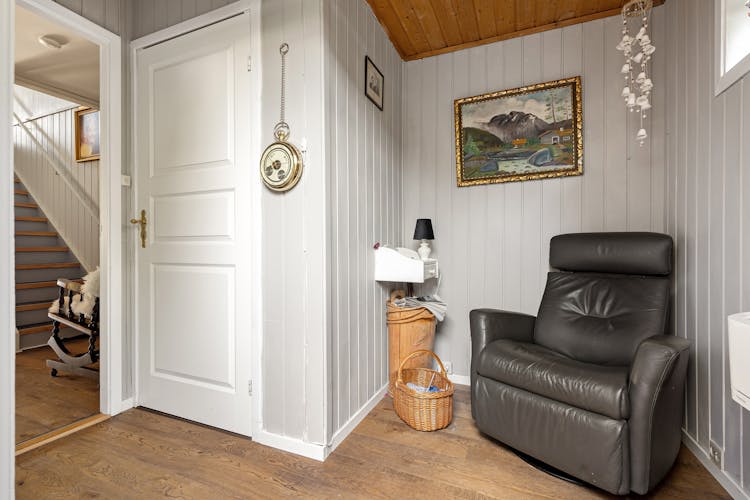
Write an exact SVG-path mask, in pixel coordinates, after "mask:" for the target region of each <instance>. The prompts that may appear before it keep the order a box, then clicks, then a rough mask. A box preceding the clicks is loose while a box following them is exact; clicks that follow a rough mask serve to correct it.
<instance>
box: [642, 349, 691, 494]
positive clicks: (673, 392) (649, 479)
mask: <svg viewBox="0 0 750 500" xmlns="http://www.w3.org/2000/svg"><path fill="white" fill-rule="evenodd" d="M689 348H690V342H688V341H687V340H685V339H682V338H679V337H675V336H672V335H658V336H655V337H651V338H649V339H646V340H644V341H643V342H641V344H640V345H639V346H638V350H637V351H636V353H635V358H634V359H633V364H632V365H631V367H630V388H629V395H630V420H629V427H630V488H631V490H632V491H634V492H636V493H640V494H645V493H646V492H648V491H649V490H650V489H651V488H652V487H653V486H654V485H656V483H658V482H659V481H660V480H661V479H662V478H663V477H664V476H665V475H666V473H667V472H668V471H669V469H670V468H671V467H672V464H673V463H674V461H675V459H676V458H677V453H678V452H679V450H680V437H681V427H682V417H683V409H684V403H685V401H684V388H685V374H686V371H687V363H688V357H689V351H688V349H689Z"/></svg>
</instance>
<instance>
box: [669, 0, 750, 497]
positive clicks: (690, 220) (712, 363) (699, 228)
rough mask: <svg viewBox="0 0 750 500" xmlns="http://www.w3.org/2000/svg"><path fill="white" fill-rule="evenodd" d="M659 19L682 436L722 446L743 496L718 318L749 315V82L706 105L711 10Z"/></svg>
mask: <svg viewBox="0 0 750 500" xmlns="http://www.w3.org/2000/svg"><path fill="white" fill-rule="evenodd" d="M665 19H666V20H667V21H666V23H665V26H664V29H665V34H666V41H667V44H666V46H664V48H665V49H666V56H667V58H666V61H667V62H666V78H667V81H666V86H667V88H669V89H671V91H670V92H669V93H668V94H667V95H666V99H667V103H666V104H667V108H666V110H667V112H666V125H667V128H666V144H665V146H666V160H667V178H668V179H669V180H670V181H669V182H668V183H667V191H666V195H667V215H668V218H667V221H668V222H667V230H668V232H669V233H670V234H671V235H672V236H673V237H674V239H675V243H676V249H677V252H676V262H677V265H676V271H677V272H676V276H677V280H676V290H675V292H676V293H675V305H676V311H675V331H676V333H677V335H679V336H682V337H686V338H688V339H689V340H690V341H691V342H692V349H691V353H690V356H691V359H690V365H689V370H688V387H687V408H686V415H685V432H686V434H687V436H689V437H688V439H689V440H692V441H693V442H694V443H695V444H696V445H697V447H698V448H699V450H702V451H703V452H704V453H705V456H707V454H708V449H709V442H710V441H711V440H712V441H714V442H715V443H716V444H718V445H719V447H721V448H723V449H724V470H723V472H722V473H721V474H723V478H724V480H725V481H730V482H731V483H734V485H736V486H737V490H739V489H742V491H744V494H745V495H746V496H750V412H748V411H747V410H744V409H742V408H741V407H740V406H739V405H737V404H736V403H735V402H734V401H733V400H732V398H731V395H730V385H729V382H730V379H729V363H728V357H727V341H726V339H727V332H726V317H727V315H729V314H732V313H735V312H739V311H748V310H750V259H748V256H750V76H745V77H744V78H743V79H741V80H740V81H738V82H737V83H735V84H734V85H733V86H731V87H729V88H728V89H727V90H726V91H725V92H724V93H722V94H721V95H719V96H718V97H714V88H713V84H714V83H713V68H714V65H713V62H714V61H713V58H714V55H715V51H714V47H713V45H714V36H713V30H714V22H713V19H714V6H713V2H705V1H703V0H681V1H679V2H678V1H674V0H672V1H669V2H667V4H666V16H665ZM657 85H658V83H657ZM705 456H704V458H705ZM725 485H726V483H725ZM730 485H731V484H730Z"/></svg>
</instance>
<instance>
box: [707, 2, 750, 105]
mask: <svg viewBox="0 0 750 500" xmlns="http://www.w3.org/2000/svg"><path fill="white" fill-rule="evenodd" d="M748 13H750V9H748V7H747V6H746V5H745V2H744V0H717V2H716V14H715V19H714V22H715V24H716V26H715V33H716V40H715V45H716V47H715V50H716V84H715V85H714V94H715V95H719V94H721V93H722V92H724V90H726V89H727V88H729V87H730V86H731V85H732V84H733V83H734V82H736V81H737V80H739V79H740V78H742V77H743V76H744V75H745V74H746V73H747V72H748V71H750V43H749V42H748V40H750V17H748Z"/></svg>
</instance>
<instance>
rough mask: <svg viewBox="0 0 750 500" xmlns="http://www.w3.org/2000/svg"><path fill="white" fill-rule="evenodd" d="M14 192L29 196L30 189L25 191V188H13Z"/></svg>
mask: <svg viewBox="0 0 750 500" xmlns="http://www.w3.org/2000/svg"><path fill="white" fill-rule="evenodd" d="M13 194H17V195H20V196H28V194H29V192H28V191H24V190H23V189H14V190H13Z"/></svg>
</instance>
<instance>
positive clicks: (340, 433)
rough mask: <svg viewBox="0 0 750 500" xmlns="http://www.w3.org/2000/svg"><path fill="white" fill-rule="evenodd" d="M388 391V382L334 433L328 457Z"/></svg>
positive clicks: (327, 453)
mask: <svg viewBox="0 0 750 500" xmlns="http://www.w3.org/2000/svg"><path fill="white" fill-rule="evenodd" d="M386 392H388V384H387V383H386V384H385V385H383V387H381V388H380V389H378V390H377V392H375V394H374V395H373V396H372V397H371V398H370V399H368V400H367V403H365V404H364V405H363V406H362V408H360V409H359V410H357V412H356V413H355V414H354V415H352V417H351V418H350V419H349V420H348V421H347V422H346V423H345V424H344V425H343V426H341V428H339V430H337V431H336V432H335V433H334V434H333V437H332V438H331V444H330V445H328V451H327V452H326V457H327V456H328V455H330V454H331V453H333V450H335V449H336V448H338V446H339V445H340V444H341V443H343V442H344V440H345V439H346V438H347V436H349V434H351V433H352V431H353V430H354V429H355V428H356V427H357V426H358V425H359V424H360V423H361V422H362V421H363V420H364V419H365V417H366V416H367V415H368V414H369V413H370V412H371V411H372V409H373V408H375V406H377V404H378V403H380V400H381V399H383V396H385V393H386Z"/></svg>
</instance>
